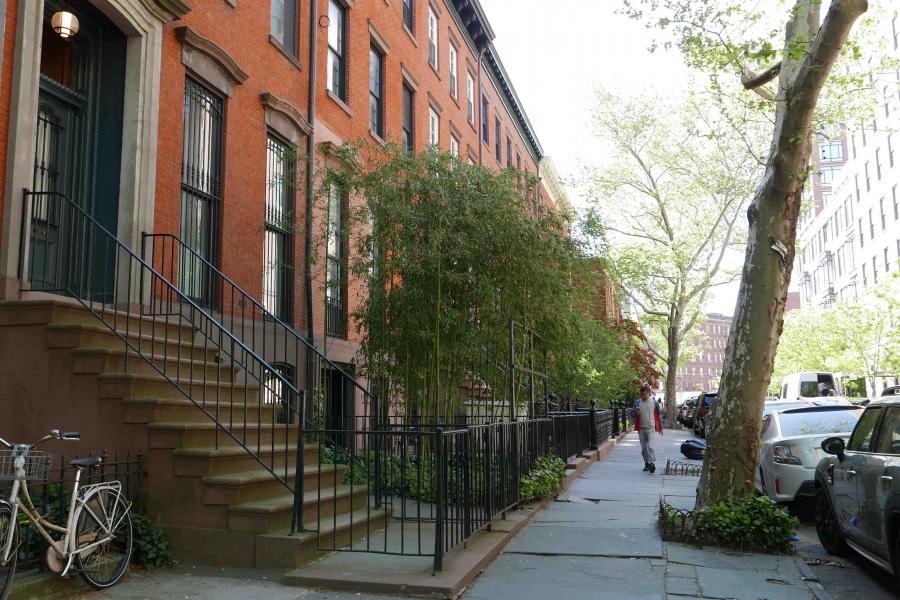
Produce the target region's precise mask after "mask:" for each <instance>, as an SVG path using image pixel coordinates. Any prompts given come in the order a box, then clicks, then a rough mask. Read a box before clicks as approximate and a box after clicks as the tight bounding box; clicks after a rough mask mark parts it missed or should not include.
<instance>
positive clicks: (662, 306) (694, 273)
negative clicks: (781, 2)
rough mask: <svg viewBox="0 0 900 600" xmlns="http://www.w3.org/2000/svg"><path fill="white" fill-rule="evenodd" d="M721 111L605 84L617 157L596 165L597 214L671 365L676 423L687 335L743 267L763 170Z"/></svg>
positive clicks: (602, 122) (603, 123)
mask: <svg viewBox="0 0 900 600" xmlns="http://www.w3.org/2000/svg"><path fill="white" fill-rule="evenodd" d="M720 118H722V115H721V114H720V113H718V112H717V111H716V109H715V107H713V106H711V105H710V104H709V103H706V102H703V101H701V99H699V98H696V97H692V98H689V99H687V100H686V101H685V102H684V103H683V104H681V105H675V106H668V105H667V104H666V103H665V102H664V101H663V100H661V99H660V98H645V99H624V98H620V97H617V96H615V95H613V94H610V93H608V92H605V91H603V90H600V91H599V92H598V102H597V112H596V117H595V124H596V127H597V131H598V135H599V136H600V138H601V139H602V140H603V141H604V142H606V143H607V144H608V145H609V147H610V149H611V153H612V154H613V157H614V158H613V160H612V161H611V162H610V163H609V164H607V165H603V166H602V167H599V168H597V169H595V170H594V171H593V172H592V174H591V177H592V182H593V196H594V200H595V205H594V210H593V214H592V216H591V217H590V218H591V219H593V220H594V221H595V222H596V226H595V227H594V230H595V232H596V231H602V232H603V233H604V234H605V235H606V237H607V238H608V239H607V244H605V246H604V248H605V254H606V256H607V259H608V262H609V265H610V270H611V273H612V276H613V278H614V279H615V281H616V283H617V285H618V286H619V287H621V289H622V290H623V291H624V293H625V295H626V296H627V297H628V299H629V300H630V301H631V302H632V303H634V304H635V305H636V306H637V308H638V309H639V312H640V315H641V320H642V323H643V324H644V325H645V326H646V327H647V328H648V329H649V332H650V334H651V337H650V342H651V343H650V345H649V348H650V349H651V351H652V352H653V353H654V354H655V355H656V356H657V357H658V359H659V361H660V362H661V363H662V364H663V365H664V368H665V377H666V382H665V389H666V415H667V417H666V418H667V422H668V425H669V426H671V425H672V423H673V422H674V419H675V415H676V412H677V411H676V409H675V397H676V383H677V374H678V369H679V365H680V364H681V362H682V358H683V354H684V353H685V351H686V350H688V349H686V348H685V344H686V341H687V340H689V336H690V335H691V332H692V331H693V330H694V329H695V327H696V326H697V325H698V324H699V322H700V321H702V319H703V309H704V304H705V302H706V300H707V299H708V296H709V293H710V290H712V289H713V288H715V287H716V286H720V285H723V284H727V283H730V282H732V281H733V280H734V278H735V277H736V271H734V270H730V269H728V268H727V267H726V261H727V258H728V253H729V251H733V250H734V249H735V248H738V247H739V246H740V245H741V244H742V243H743V237H744V233H743V227H742V223H741V220H740V215H741V214H742V212H743V209H744V206H745V205H746V202H748V201H749V199H750V196H751V194H752V190H753V184H754V182H755V181H756V180H757V179H758V176H759V174H758V171H759V167H758V164H756V163H755V162H754V161H753V160H752V158H748V156H747V152H746V149H745V147H744V145H743V144H742V143H739V142H737V143H736V142H735V141H734V140H733V139H731V138H730V137H728V136H725V135H722V134H721V133H720V132H721V131H722V129H723V128H722V126H721V124H720V123H719V122H718V120H719V119H720ZM748 134H749V135H752V132H748ZM654 341H657V343H653V342H654Z"/></svg>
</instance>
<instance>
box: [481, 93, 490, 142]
mask: <svg viewBox="0 0 900 600" xmlns="http://www.w3.org/2000/svg"><path fill="white" fill-rule="evenodd" d="M488 129H489V123H488V101H487V98H485V97H484V96H482V97H481V140H482V141H483V142H484V143H485V144H487V143H488V140H490V139H491V138H490V132H489V131H488Z"/></svg>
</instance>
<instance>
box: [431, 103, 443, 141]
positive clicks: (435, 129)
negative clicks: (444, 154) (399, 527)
mask: <svg viewBox="0 0 900 600" xmlns="http://www.w3.org/2000/svg"><path fill="white" fill-rule="evenodd" d="M428 143H429V144H431V145H432V146H434V147H435V148H438V147H440V144H441V118H440V117H439V116H438V114H437V113H436V112H435V111H434V109H433V108H431V107H429V108H428Z"/></svg>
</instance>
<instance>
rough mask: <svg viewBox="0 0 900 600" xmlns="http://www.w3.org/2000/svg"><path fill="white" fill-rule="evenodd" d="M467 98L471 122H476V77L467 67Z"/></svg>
mask: <svg viewBox="0 0 900 600" xmlns="http://www.w3.org/2000/svg"><path fill="white" fill-rule="evenodd" d="M466 100H467V101H468V103H469V104H468V115H467V116H468V119H469V123H471V124H472V125H474V124H475V79H474V78H473V77H472V73H471V72H469V70H468V69H466Z"/></svg>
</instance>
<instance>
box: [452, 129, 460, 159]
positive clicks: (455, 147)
mask: <svg viewBox="0 0 900 600" xmlns="http://www.w3.org/2000/svg"><path fill="white" fill-rule="evenodd" d="M450 155H451V156H455V157H456V158H459V140H458V139H456V136H455V135H453V134H450Z"/></svg>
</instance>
